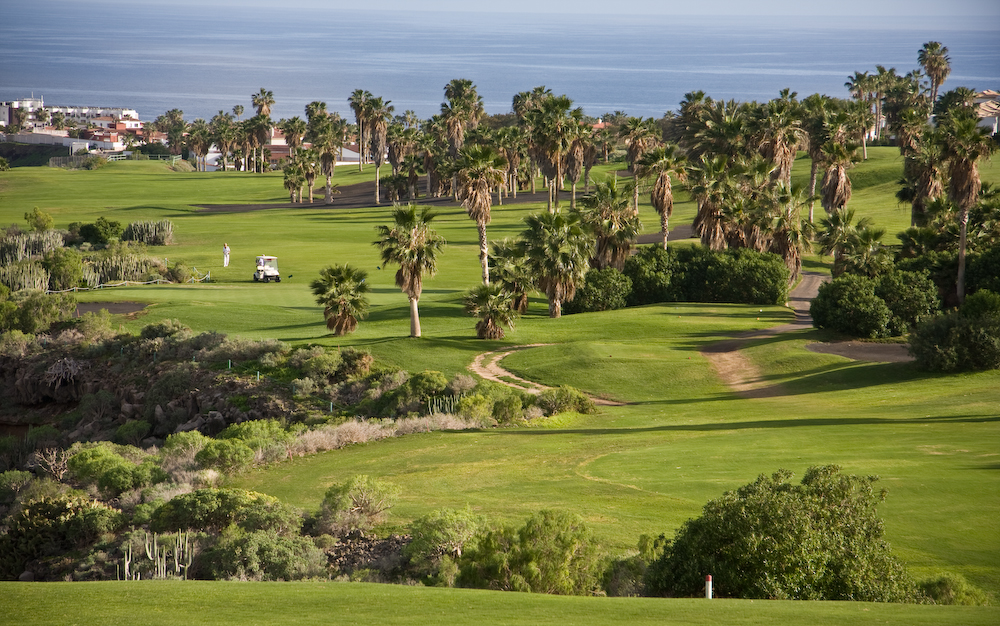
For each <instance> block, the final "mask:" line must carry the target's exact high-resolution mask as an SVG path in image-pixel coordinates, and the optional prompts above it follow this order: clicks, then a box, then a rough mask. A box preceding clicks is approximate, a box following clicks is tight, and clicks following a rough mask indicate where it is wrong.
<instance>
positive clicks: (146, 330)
mask: <svg viewBox="0 0 1000 626" xmlns="http://www.w3.org/2000/svg"><path fill="white" fill-rule="evenodd" d="M139 336H140V337H142V338H143V339H156V338H157V337H178V336H179V337H181V338H186V337H190V336H191V328H190V327H188V326H185V325H184V324H182V323H181V322H180V321H179V320H162V321H159V322H156V323H154V324H147V325H146V326H143V328H142V330H141V331H139Z"/></svg>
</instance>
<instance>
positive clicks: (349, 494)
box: [321, 475, 399, 534]
mask: <svg viewBox="0 0 1000 626" xmlns="http://www.w3.org/2000/svg"><path fill="white" fill-rule="evenodd" d="M398 497H399V487H397V486H396V485H393V484H392V483H390V482H388V481H384V480H380V479H378V478H371V477H370V476H365V475H358V476H354V477H353V478H351V479H350V480H348V481H347V482H344V483H340V484H337V485H334V486H333V487H330V489H329V490H328V491H327V492H326V496H325V497H324V498H323V505H322V511H321V526H323V527H325V529H326V530H330V531H332V532H333V533H335V534H340V533H343V532H346V531H350V530H354V529H362V530H366V529H370V528H372V527H374V526H375V525H376V524H379V523H381V522H383V521H385V519H386V517H387V516H388V515H389V509H391V508H392V506H393V505H394V504H395V503H396V499H397V498H398Z"/></svg>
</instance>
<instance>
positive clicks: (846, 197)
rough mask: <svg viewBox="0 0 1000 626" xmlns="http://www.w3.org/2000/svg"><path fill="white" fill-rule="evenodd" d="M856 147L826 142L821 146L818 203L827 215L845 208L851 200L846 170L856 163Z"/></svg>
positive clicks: (849, 181) (849, 182)
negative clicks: (820, 179)
mask: <svg viewBox="0 0 1000 626" xmlns="http://www.w3.org/2000/svg"><path fill="white" fill-rule="evenodd" d="M856 150H857V146H855V145H854V144H850V145H844V144H842V143H838V142H835V141H828V142H826V143H825V144H824V145H823V166H824V167H825V168H826V171H825V172H824V173H823V182H822V183H821V185H820V198H821V200H820V202H821V204H822V205H823V208H824V209H826V212H827V213H832V212H833V211H834V210H836V209H842V208H844V207H845V206H847V203H848V202H850V200H851V179H850V177H849V176H848V175H847V170H848V169H850V168H851V167H853V165H854V163H855V161H856V158H857V157H856V154H857V153H856Z"/></svg>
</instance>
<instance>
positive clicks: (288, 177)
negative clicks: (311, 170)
mask: <svg viewBox="0 0 1000 626" xmlns="http://www.w3.org/2000/svg"><path fill="white" fill-rule="evenodd" d="M282 172H283V173H284V175H285V178H284V182H283V184H284V186H285V189H287V190H288V195H289V196H290V197H291V202H295V201H296V195H297V196H298V201H299V202H302V185H303V184H304V183H305V182H306V178H305V176H304V175H303V173H302V166H301V165H299V163H298V162H296V161H290V162H289V163H286V164H285V167H284V168H282Z"/></svg>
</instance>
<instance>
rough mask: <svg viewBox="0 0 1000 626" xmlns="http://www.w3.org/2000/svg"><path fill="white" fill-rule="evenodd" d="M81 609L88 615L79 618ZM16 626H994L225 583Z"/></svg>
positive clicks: (114, 589) (5, 597) (0, 594)
mask: <svg viewBox="0 0 1000 626" xmlns="http://www.w3.org/2000/svg"><path fill="white" fill-rule="evenodd" d="M82 607H87V608H86V610H84V611H81V608H82ZM0 610H2V611H3V613H4V615H5V616H6V617H7V618H9V619H11V620H13V621H12V622H11V623H16V624H18V625H19V626H36V625H37V626H42V625H49V624H61V625H65V626H71V625H72V626H90V625H94V626H98V625H100V626H108V625H113V624H136V623H141V624H145V625H148V626H158V625H161V624H162V625H171V626H172V625H174V624H178V623H181V624H201V625H203V626H213V625H216V624H219V625H222V624H243V625H245V626H257V625H263V624H288V625H297V624H455V625H456V626H462V625H465V624H468V625H471V626H481V625H482V624H508V625H511V626H514V625H517V624H525V625H530V624H587V625H594V626H599V625H601V624H622V623H628V624H671V625H677V626H685V625H691V626H695V625H702V624H704V625H705V626H709V625H714V624H730V625H734V626H736V625H747V626H751V625H760V626H770V625H772V624H775V625H785V624H789V625H790V624H803V625H806V624H808V625H814V626H815V625H826V624H828V625H830V626H835V625H837V626H839V625H840V624H852V625H855V624H856V625H858V626H864V625H866V624H890V625H899V626H917V625H921V624H926V625H928V626H929V625H932V624H948V623H950V624H964V625H967V626H977V625H979V624H982V625H983V626H988V625H992V624H996V622H997V619H998V617H1000V611H998V610H997V609H995V608H993V607H940V606H920V605H913V604H873V603H869V602H788V601H785V602H779V601H761V600H757V601H754V600H711V601H709V600H662V599H650V598H580V597H566V596H546V595H540V594H525V593H498V592H491V591H477V590H473V589H431V588H426V587H404V586H397V585H372V584H362V583H355V584H339V583H331V582H318V583H231V582H212V583H205V582H181V581H173V582H131V583H124V582H98V583H75V584H67V583H46V584H38V585H32V584H27V585H26V584H23V583H0Z"/></svg>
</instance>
